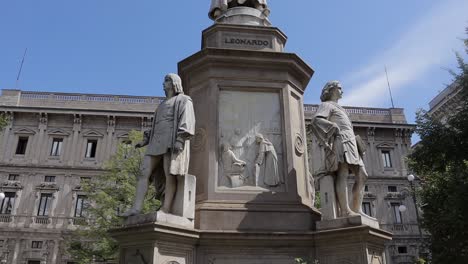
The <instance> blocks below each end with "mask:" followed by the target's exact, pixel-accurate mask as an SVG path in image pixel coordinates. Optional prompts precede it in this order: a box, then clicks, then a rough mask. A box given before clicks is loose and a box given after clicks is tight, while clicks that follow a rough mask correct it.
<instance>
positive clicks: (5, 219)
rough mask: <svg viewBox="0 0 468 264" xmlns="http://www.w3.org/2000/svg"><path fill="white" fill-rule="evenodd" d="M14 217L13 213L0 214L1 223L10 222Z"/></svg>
mask: <svg viewBox="0 0 468 264" xmlns="http://www.w3.org/2000/svg"><path fill="white" fill-rule="evenodd" d="M12 219H13V217H12V216H11V215H6V214H2V215H0V223H10V222H11V221H12Z"/></svg>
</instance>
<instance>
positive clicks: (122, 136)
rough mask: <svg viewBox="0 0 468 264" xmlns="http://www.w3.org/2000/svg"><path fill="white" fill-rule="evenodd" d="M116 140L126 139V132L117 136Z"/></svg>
mask: <svg viewBox="0 0 468 264" xmlns="http://www.w3.org/2000/svg"><path fill="white" fill-rule="evenodd" d="M117 138H128V132H123V133H120V134H118V135H117Z"/></svg>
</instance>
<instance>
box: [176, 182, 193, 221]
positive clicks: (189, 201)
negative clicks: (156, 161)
mask: <svg viewBox="0 0 468 264" xmlns="http://www.w3.org/2000/svg"><path fill="white" fill-rule="evenodd" d="M177 177H179V179H178V182H179V183H183V184H177V191H176V196H175V198H174V204H173V205H172V213H173V214H174V215H179V216H182V217H184V218H187V219H190V220H193V219H194V218H195V189H196V186H197V179H196V177H195V176H193V175H190V174H187V175H185V176H177ZM180 178H183V179H180Z"/></svg>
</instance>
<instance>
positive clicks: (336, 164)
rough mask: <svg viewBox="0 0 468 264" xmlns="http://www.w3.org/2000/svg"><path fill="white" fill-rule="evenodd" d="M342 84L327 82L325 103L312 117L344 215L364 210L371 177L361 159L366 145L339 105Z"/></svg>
mask: <svg viewBox="0 0 468 264" xmlns="http://www.w3.org/2000/svg"><path fill="white" fill-rule="evenodd" d="M342 94H343V92H342V87H341V84H340V82H338V81H330V82H328V83H327V84H326V85H325V87H324V88H323V90H322V95H321V96H320V100H321V101H322V104H321V105H320V106H319V108H318V109H317V112H316V113H315V116H314V117H313V119H312V126H311V128H312V132H313V133H314V135H315V136H316V137H317V139H318V141H319V142H320V143H321V145H322V146H323V147H324V148H325V160H324V163H325V169H326V171H327V173H328V174H329V175H333V176H335V194H336V198H337V201H338V205H339V206H338V208H339V210H340V215H341V216H342V217H346V216H355V215H359V214H363V213H362V209H361V206H362V199H363V195H364V184H365V182H366V180H367V178H368V175H367V172H366V168H365V167H364V163H363V161H362V155H363V153H364V151H365V150H364V146H363V145H362V141H361V138H360V137H359V136H355V134H354V131H353V125H352V123H351V120H350V119H349V116H348V113H347V112H346V110H345V109H344V108H343V107H342V106H340V105H339V104H338V100H339V99H341V98H342ZM350 170H351V171H352V172H353V174H354V175H355V183H354V186H353V190H352V204H351V207H350V206H349V202H348V180H347V179H348V174H349V171H350Z"/></svg>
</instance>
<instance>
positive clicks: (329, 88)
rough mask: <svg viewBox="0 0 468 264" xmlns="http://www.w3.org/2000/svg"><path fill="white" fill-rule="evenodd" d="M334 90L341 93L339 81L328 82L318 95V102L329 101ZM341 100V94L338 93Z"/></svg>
mask: <svg viewBox="0 0 468 264" xmlns="http://www.w3.org/2000/svg"><path fill="white" fill-rule="evenodd" d="M335 90H339V91H341V83H340V82H339V81H329V82H327V84H325V86H324V87H323V89H322V94H321V95H320V100H321V101H322V102H326V101H330V100H331V99H332V96H333V92H334V91H335ZM340 98H341V92H340Z"/></svg>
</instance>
